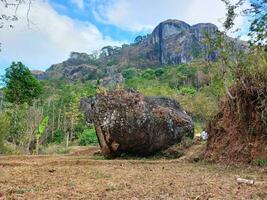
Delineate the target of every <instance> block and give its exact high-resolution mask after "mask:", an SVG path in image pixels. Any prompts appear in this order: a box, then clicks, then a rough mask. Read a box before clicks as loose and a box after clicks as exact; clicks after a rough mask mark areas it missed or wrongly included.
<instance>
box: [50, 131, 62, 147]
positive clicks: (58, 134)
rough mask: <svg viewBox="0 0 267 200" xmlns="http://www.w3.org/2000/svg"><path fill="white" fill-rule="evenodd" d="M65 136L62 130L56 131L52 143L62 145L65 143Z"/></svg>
mask: <svg viewBox="0 0 267 200" xmlns="http://www.w3.org/2000/svg"><path fill="white" fill-rule="evenodd" d="M64 137H65V134H64V132H63V131H61V130H56V131H55V133H54V137H53V138H52V143H55V144H60V143H62V142H63V140H64Z"/></svg>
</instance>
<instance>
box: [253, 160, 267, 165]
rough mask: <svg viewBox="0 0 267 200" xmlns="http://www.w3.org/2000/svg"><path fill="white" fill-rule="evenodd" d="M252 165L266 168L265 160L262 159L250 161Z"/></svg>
mask: <svg viewBox="0 0 267 200" xmlns="http://www.w3.org/2000/svg"><path fill="white" fill-rule="evenodd" d="M252 165H256V166H260V167H264V166H267V159H264V158H256V159H255V160H253V161H252Z"/></svg>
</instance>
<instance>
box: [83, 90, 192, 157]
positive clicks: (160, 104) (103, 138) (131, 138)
mask: <svg viewBox="0 0 267 200" xmlns="http://www.w3.org/2000/svg"><path fill="white" fill-rule="evenodd" d="M81 104H82V109H83V110H84V111H85V114H86V119H87V122H88V123H93V124H94V125H95V128H96V133H97V137H98V140H99V144H100V146H101V150H102V153H103V155H105V156H117V155H120V154H121V153H128V154H135V155H141V156H142V155H151V154H154V153H156V152H158V151H160V150H163V149H166V148H168V147H169V146H171V145H173V144H176V143H179V142H181V139H182V138H183V137H190V138H193V137H194V124H193V120H192V119H191V117H190V116H189V115H187V114H186V112H185V111H184V109H183V108H182V107H181V106H180V104H179V103H178V102H177V101H175V100H173V99H169V98H166V97H145V96H143V95H141V94H140V93H138V92H136V91H133V90H115V91H109V92H106V91H105V92H102V93H99V94H97V95H96V97H95V98H94V99H91V100H85V99H83V100H82V101H81Z"/></svg>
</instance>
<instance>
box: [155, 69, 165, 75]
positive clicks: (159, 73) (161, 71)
mask: <svg viewBox="0 0 267 200" xmlns="http://www.w3.org/2000/svg"><path fill="white" fill-rule="evenodd" d="M162 74H164V70H163V69H161V68H159V69H156V70H155V75H156V77H160V76H162Z"/></svg>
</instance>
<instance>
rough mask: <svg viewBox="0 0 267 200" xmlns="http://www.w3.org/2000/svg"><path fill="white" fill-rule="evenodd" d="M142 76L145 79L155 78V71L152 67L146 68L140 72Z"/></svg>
mask: <svg viewBox="0 0 267 200" xmlns="http://www.w3.org/2000/svg"><path fill="white" fill-rule="evenodd" d="M142 77H143V78H145V79H154V78H155V72H154V70H152V69H146V70H145V71H144V73H143V74H142Z"/></svg>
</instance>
